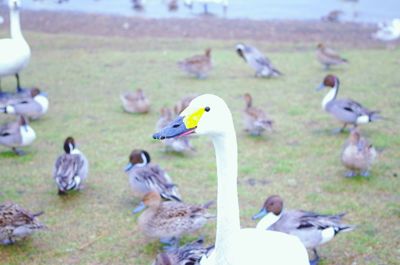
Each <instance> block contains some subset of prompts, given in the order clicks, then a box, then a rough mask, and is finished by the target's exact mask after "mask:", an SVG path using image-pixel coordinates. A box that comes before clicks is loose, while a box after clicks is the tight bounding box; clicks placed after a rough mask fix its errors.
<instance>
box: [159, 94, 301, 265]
mask: <svg viewBox="0 0 400 265" xmlns="http://www.w3.org/2000/svg"><path fill="white" fill-rule="evenodd" d="M191 134H197V135H204V136H208V137H210V138H211V140H212V142H213V146H214V149H215V155H216V163H217V179H218V184H217V187H218V188H217V212H218V214H217V229H216V240H215V250H214V251H213V253H212V254H211V255H210V256H208V257H203V258H202V259H201V260H200V264H201V265H211V264H212V265H217V264H218V265H228V264H229V265H243V264H249V263H252V264H266V263H268V264H291V265H308V264H309V261H308V254H307V250H306V248H305V247H304V245H303V244H302V243H301V241H300V240H299V239H298V238H297V237H295V236H292V235H288V234H285V233H281V232H275V231H266V230H265V231H260V229H256V228H241V226H240V218H239V216H240V215H239V199H238V190H237V175H238V161H237V158H238V152H237V140H236V133H235V127H234V123H233V119H232V114H231V112H230V110H229V107H228V106H227V104H226V103H225V101H224V100H223V99H222V98H220V97H218V96H216V95H212V94H204V95H200V96H198V97H197V98H195V99H193V100H192V101H191V103H190V105H189V106H188V107H187V108H186V109H185V110H184V111H183V112H182V113H181V114H180V115H179V116H178V117H177V118H176V119H174V120H173V121H172V122H171V123H170V124H169V125H168V126H166V127H165V128H164V129H162V130H160V131H158V132H156V133H155V134H153V138H154V139H158V140H164V139H168V138H174V137H179V136H182V135H191Z"/></svg>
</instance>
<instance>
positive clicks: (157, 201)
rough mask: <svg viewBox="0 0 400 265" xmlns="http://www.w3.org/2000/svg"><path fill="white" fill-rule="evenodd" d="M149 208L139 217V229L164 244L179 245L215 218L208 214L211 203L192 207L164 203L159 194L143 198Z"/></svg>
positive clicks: (174, 202)
mask: <svg viewBox="0 0 400 265" xmlns="http://www.w3.org/2000/svg"><path fill="white" fill-rule="evenodd" d="M143 203H144V205H145V206H146V207H148V208H147V209H146V210H145V211H144V212H143V213H142V214H141V215H140V217H139V219H138V225H139V229H140V230H141V231H142V232H143V233H144V234H145V235H146V236H147V237H150V238H159V239H160V241H161V242H162V243H167V244H171V245H172V244H174V245H177V244H179V238H180V237H181V236H182V235H184V234H190V233H193V232H195V231H197V230H199V229H200V228H201V227H203V226H204V225H205V224H206V223H207V221H208V220H209V219H214V218H215V216H213V215H211V214H209V213H208V212H207V208H208V207H209V206H210V205H211V203H207V204H205V205H202V206H199V205H190V204H185V203H183V202H177V201H162V200H161V197H160V194H159V193H158V192H149V193H147V194H146V195H145V196H144V198H143Z"/></svg>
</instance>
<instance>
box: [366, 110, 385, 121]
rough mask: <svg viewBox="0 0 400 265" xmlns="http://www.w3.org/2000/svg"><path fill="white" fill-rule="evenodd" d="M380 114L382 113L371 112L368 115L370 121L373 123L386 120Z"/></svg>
mask: <svg viewBox="0 0 400 265" xmlns="http://www.w3.org/2000/svg"><path fill="white" fill-rule="evenodd" d="M379 113H380V111H371V112H370V113H368V117H369V121H370V122H373V121H377V120H382V119H384V118H383V117H382V116H381V115H380V114H379Z"/></svg>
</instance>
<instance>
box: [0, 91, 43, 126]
mask: <svg viewBox="0 0 400 265" xmlns="http://www.w3.org/2000/svg"><path fill="white" fill-rule="evenodd" d="M48 109H49V100H48V98H47V95H46V94H45V93H43V92H41V91H40V90H39V89H38V88H33V89H31V90H30V93H29V97H21V98H16V99H12V100H9V103H8V104H7V105H6V106H4V107H1V108H0V111H2V112H4V113H8V114H14V115H24V116H25V117H29V118H32V119H38V118H40V117H42V116H43V115H44V114H46V112H47V110H48Z"/></svg>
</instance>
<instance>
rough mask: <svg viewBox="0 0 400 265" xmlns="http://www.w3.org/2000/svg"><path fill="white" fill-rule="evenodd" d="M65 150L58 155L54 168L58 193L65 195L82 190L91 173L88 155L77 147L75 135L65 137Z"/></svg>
mask: <svg viewBox="0 0 400 265" xmlns="http://www.w3.org/2000/svg"><path fill="white" fill-rule="evenodd" d="M64 152H65V153H64V154H62V155H60V156H58V157H57V159H56V162H55V164H54V169H53V178H54V180H55V182H56V184H57V187H58V195H65V194H66V193H67V192H68V191H72V190H81V189H82V187H83V182H84V181H85V180H86V179H87V176H88V174H89V162H88V160H87V158H86V156H85V155H84V154H83V153H82V152H81V151H80V150H78V149H77V148H76V144H75V140H74V138H73V137H70V136H69V137H67V138H66V139H65V141H64Z"/></svg>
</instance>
